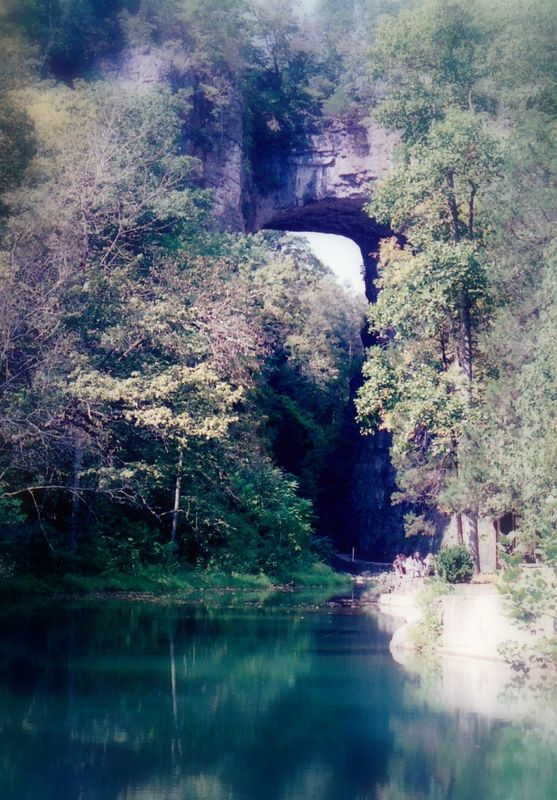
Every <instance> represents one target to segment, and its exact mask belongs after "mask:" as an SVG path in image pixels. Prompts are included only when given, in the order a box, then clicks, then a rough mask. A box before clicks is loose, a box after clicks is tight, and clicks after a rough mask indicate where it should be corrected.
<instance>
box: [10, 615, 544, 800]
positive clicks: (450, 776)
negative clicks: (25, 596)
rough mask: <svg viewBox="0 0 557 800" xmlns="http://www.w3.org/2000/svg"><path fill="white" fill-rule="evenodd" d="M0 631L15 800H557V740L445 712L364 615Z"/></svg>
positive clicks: (63, 622) (81, 622)
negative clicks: (555, 769)
mask: <svg viewBox="0 0 557 800" xmlns="http://www.w3.org/2000/svg"><path fill="white" fill-rule="evenodd" d="M0 633H1V635H2V640H3V649H2V652H1V654H0V671H1V682H0V709H1V710H0V728H1V731H2V738H3V748H2V758H1V762H0V763H1V772H0V796H1V797H6V798H10V800H24V799H25V800H27V799H28V798H33V799H35V798H41V800H61V798H64V800H74V798H75V800H78V798H79V799H80V800H101V798H102V800H182V798H184V799H186V798H187V800H224V798H232V799H233V800H260V799H261V798H263V797H264V798H266V800H297V799H298V798H300V800H301V799H302V798H303V799H304V800H306V799H311V798H316V800H343V798H350V799H351V800H372V798H373V799H375V798H379V800H397V798H427V799H428V800H430V799H431V800H434V799H435V800H436V799H437V798H482V797H489V798H490V800H491V798H499V797H500V798H505V800H509V798H514V797H516V798H517V800H518V798H521V800H522V798H524V797H528V798H530V799H531V800H537V798H539V799H540V800H542V798H543V800H545V798H553V797H555V796H557V782H556V780H557V779H556V778H555V776H554V775H553V773H552V766H553V764H554V759H555V755H556V746H555V739H554V738H553V735H546V736H545V738H544V737H543V736H542V735H540V733H539V732H537V731H536V730H535V729H533V728H524V726H523V725H522V726H519V725H518V724H512V723H510V722H508V721H504V720H502V719H500V718H497V717H496V716H494V715H493V714H492V715H489V714H481V713H478V712H477V711H476V710H469V709H468V710H463V709H460V710H459V709H458V708H456V707H451V708H449V707H448V706H447V704H446V698H445V697H443V691H442V687H441V689H440V688H439V685H437V686H436V685H435V683H434V682H433V683H432V682H429V683H428V682H427V681H425V680H424V679H422V678H418V677H416V676H412V675H410V674H408V673H406V672H405V670H403V669H402V668H401V667H400V666H398V665H397V664H395V663H394V662H393V661H392V659H391V657H390V655H389V653H388V650H387V644H388V640H389V635H390V633H389V630H388V626H387V628H386V630H384V631H381V630H380V629H379V627H378V625H377V622H376V620H375V619H373V618H369V617H366V616H363V615H353V614H336V613H335V614H332V613H331V614H326V613H322V612H321V613H313V614H312V613H306V614H304V613H302V612H300V611H296V610H292V611H291V612H288V611H287V610H285V609H282V610H280V609H276V610H273V609H267V610H257V609H251V610H249V609H245V610H227V609H222V608H201V607H197V608H191V607H161V606H150V605H146V604H134V603H128V604H110V603H105V604H103V605H92V604H82V605H79V604H75V605H74V606H72V607H71V608H69V607H67V606H63V607H62V606H61V607H60V608H59V609H58V612H57V613H56V612H55V611H46V610H42V611H37V610H34V611H32V612H31V611H27V612H18V613H11V614H10V615H9V616H7V615H6V616H4V617H2V619H1V620H0ZM443 704H445V707H443Z"/></svg>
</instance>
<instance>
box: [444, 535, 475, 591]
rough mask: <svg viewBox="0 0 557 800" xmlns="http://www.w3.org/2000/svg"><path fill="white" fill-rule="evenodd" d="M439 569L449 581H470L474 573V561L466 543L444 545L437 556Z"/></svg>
mask: <svg viewBox="0 0 557 800" xmlns="http://www.w3.org/2000/svg"><path fill="white" fill-rule="evenodd" d="M437 571H438V572H439V575H440V576H441V577H442V578H443V579H444V580H446V581H447V582H448V583H468V582H469V581H470V579H471V577H472V575H473V574H474V562H473V560H472V556H471V555H470V553H469V552H468V550H467V549H466V548H465V547H464V545H462V544H457V545H454V547H444V548H443V549H442V550H441V551H440V552H439V554H438V556H437Z"/></svg>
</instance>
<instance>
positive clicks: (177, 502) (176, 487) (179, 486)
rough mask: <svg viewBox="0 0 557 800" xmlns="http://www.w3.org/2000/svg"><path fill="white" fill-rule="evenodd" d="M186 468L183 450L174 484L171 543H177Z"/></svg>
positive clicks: (180, 452)
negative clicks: (184, 469) (183, 477)
mask: <svg viewBox="0 0 557 800" xmlns="http://www.w3.org/2000/svg"><path fill="white" fill-rule="evenodd" d="M183 466H184V451H183V450H182V448H180V450H179V454H178V469H177V472H176V483H175V484H174V507H173V509H172V532H171V534H170V541H171V542H175V541H176V531H177V529H178V514H179V511H180V495H181V491H182V468H183Z"/></svg>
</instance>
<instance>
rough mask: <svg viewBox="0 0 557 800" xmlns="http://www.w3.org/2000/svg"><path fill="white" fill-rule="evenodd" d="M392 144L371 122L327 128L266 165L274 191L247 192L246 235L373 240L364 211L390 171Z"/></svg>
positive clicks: (332, 124)
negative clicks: (307, 233)
mask: <svg viewBox="0 0 557 800" xmlns="http://www.w3.org/2000/svg"><path fill="white" fill-rule="evenodd" d="M393 144H394V141H393V137H392V136H391V135H390V134H388V133H387V132H386V131H384V130H383V129H382V128H380V127H378V126H377V125H376V124H375V123H374V122H373V121H372V120H367V121H360V122H352V123H349V122H341V121H331V122H329V123H328V124H327V125H326V126H325V127H324V128H323V130H322V131H321V132H320V133H317V134H313V135H310V136H308V137H307V140H306V142H305V143H304V145H303V146H301V147H299V148H297V149H296V150H294V151H293V152H291V153H286V154H278V155H277V156H275V157H274V158H272V159H269V160H268V162H267V164H266V165H265V166H266V168H267V170H268V171H269V173H270V174H271V176H272V179H273V188H272V189H271V190H269V189H266V188H265V187H264V186H258V185H255V186H253V187H251V191H250V192H249V198H248V204H247V206H246V208H245V216H246V226H247V229H248V230H250V231H257V230H261V229H262V228H277V229H279V230H315V231H318V232H323V233H337V234H341V235H344V236H348V237H350V238H352V239H354V240H355V241H356V242H357V243H360V242H361V241H364V240H367V239H369V238H373V235H374V232H375V230H376V229H377V226H375V225H374V223H373V222H372V220H370V219H369V217H368V216H367V215H366V214H364V213H363V212H362V207H363V205H364V204H365V203H366V202H367V201H368V200H369V198H370V196H371V194H372V193H373V186H374V183H375V182H376V181H377V179H378V178H379V177H381V176H382V175H384V174H385V173H386V172H387V171H388V170H389V169H390V167H391V162H392V153H393Z"/></svg>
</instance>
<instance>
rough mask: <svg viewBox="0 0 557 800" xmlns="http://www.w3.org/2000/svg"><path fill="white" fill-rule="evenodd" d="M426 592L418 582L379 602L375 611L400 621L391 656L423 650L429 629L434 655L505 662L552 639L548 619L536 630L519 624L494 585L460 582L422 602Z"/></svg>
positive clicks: (392, 642) (394, 636)
mask: <svg viewBox="0 0 557 800" xmlns="http://www.w3.org/2000/svg"><path fill="white" fill-rule="evenodd" d="M424 591H427V589H426V586H424V585H422V584H420V585H415V586H408V587H406V590H405V591H394V592H391V593H388V594H387V593H386V594H381V595H380V596H379V598H378V601H377V605H378V607H379V609H380V610H381V611H382V612H383V613H385V614H389V615H392V616H394V617H398V618H399V619H400V622H401V624H400V627H399V628H397V630H396V631H395V633H394V635H393V638H392V640H391V644H390V649H391V652H392V653H393V655H394V656H395V658H400V657H401V656H404V655H405V654H412V653H415V652H417V651H418V650H419V649H420V647H422V646H423V638H424V634H423V630H424V627H425V626H427V625H429V627H430V628H431V630H430V635H431V642H430V644H431V647H432V649H433V650H434V651H435V652H436V653H438V654H440V655H450V656H458V657H464V658H481V659H490V660H494V661H505V660H508V657H509V656H508V654H509V652H517V651H519V650H521V649H523V648H529V649H531V648H535V647H536V644H537V642H538V641H541V640H543V639H544V638H546V637H551V636H554V628H553V620H552V619H551V618H550V617H545V618H543V619H542V620H541V621H540V624H539V625H538V626H537V627H536V630H535V632H532V631H531V630H528V629H526V628H525V627H522V626H520V625H519V623H518V622H517V621H516V620H514V619H512V618H511V616H510V614H509V609H508V608H507V606H506V603H505V599H504V597H503V596H502V595H501V594H500V593H499V592H498V590H497V588H496V586H495V585H493V584H461V585H457V586H454V587H452V588H451V590H450V591H449V593H447V594H438V596H432V597H429V598H427V597H426V598H425V601H424ZM428 619H429V622H428ZM431 620H433V624H432V622H431Z"/></svg>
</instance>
